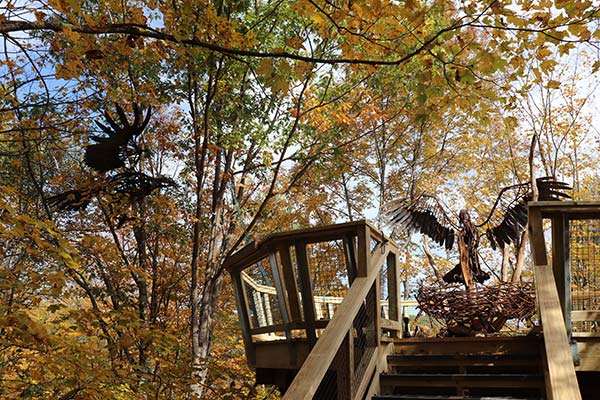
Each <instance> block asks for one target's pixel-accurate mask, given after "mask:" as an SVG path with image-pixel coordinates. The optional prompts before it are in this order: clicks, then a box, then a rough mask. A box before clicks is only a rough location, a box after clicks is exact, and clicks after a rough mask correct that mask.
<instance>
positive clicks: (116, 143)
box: [84, 103, 151, 172]
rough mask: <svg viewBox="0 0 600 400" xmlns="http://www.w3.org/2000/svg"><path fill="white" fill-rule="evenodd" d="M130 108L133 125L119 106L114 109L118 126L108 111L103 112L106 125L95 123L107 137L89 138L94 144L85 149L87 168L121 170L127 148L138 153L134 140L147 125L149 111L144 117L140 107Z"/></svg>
mask: <svg viewBox="0 0 600 400" xmlns="http://www.w3.org/2000/svg"><path fill="white" fill-rule="evenodd" d="M132 108H133V123H130V122H129V120H128V119H127V115H126V114H125V111H124V110H123V108H122V107H121V106H120V105H119V104H116V109H117V115H118V116H119V121H120V124H119V123H118V122H116V121H115V120H114V119H113V118H112V117H111V116H110V113H109V112H108V111H105V112H104V118H105V119H106V122H107V123H108V125H104V124H103V123H101V122H99V121H96V124H97V125H98V127H100V129H102V131H103V132H104V133H106V134H107V135H108V136H91V139H92V140H93V141H94V142H95V143H94V144H91V145H89V146H87V147H86V149H85V157H84V162H85V163H86V165H87V166H88V167H90V168H92V169H95V170H96V171H99V172H107V171H112V170H114V169H117V168H123V167H125V161H126V159H127V157H128V147H129V148H133V149H134V153H136V151H139V149H138V148H137V145H136V142H135V140H136V138H137V137H138V136H139V135H141V134H142V132H143V131H144V129H145V128H146V126H147V125H148V121H149V120H150V115H151V109H150V108H148V109H147V110H146V116H145V117H144V115H143V110H142V107H141V106H140V105H138V104H135V103H134V104H133V105H132Z"/></svg>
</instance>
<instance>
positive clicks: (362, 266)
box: [356, 225, 371, 277]
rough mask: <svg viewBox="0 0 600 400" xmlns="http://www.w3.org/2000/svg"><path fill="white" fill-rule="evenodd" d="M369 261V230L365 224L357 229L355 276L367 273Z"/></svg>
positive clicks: (362, 275)
mask: <svg viewBox="0 0 600 400" xmlns="http://www.w3.org/2000/svg"><path fill="white" fill-rule="evenodd" d="M370 261H371V230H370V229H369V227H368V226H367V225H364V226H362V227H360V228H359V229H358V265H357V270H356V276H360V277H364V276H367V275H368V268H369V264H370Z"/></svg>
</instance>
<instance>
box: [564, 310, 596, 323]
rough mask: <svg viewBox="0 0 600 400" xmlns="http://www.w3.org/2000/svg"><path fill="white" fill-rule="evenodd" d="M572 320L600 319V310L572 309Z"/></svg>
mask: <svg viewBox="0 0 600 400" xmlns="http://www.w3.org/2000/svg"><path fill="white" fill-rule="evenodd" d="M571 320H572V321H574V322H575V321H600V310H581V311H579V310H578V311H571Z"/></svg>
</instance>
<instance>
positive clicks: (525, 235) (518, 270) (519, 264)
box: [511, 229, 529, 282]
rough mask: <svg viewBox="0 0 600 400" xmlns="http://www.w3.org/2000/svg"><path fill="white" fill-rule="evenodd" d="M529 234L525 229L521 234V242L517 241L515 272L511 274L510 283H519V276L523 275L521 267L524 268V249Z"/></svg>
mask: <svg viewBox="0 0 600 400" xmlns="http://www.w3.org/2000/svg"><path fill="white" fill-rule="evenodd" d="M528 236H529V234H528V232H527V229H525V230H523V233H521V240H520V241H519V247H518V249H517V262H516V263H515V272H514V273H513V276H512V279H511V281H512V282H519V281H520V280H521V275H522V274H523V267H524V266H525V248H526V247H527V246H526V244H527V238H528Z"/></svg>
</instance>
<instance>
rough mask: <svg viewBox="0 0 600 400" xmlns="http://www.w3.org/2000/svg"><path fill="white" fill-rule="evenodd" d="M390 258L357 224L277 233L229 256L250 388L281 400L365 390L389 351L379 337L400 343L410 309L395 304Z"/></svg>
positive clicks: (387, 247)
mask: <svg viewBox="0 0 600 400" xmlns="http://www.w3.org/2000/svg"><path fill="white" fill-rule="evenodd" d="M397 256H398V253H397V247H396V245H395V244H394V243H393V242H391V241H389V240H388V239H387V238H385V237H384V236H383V234H382V233H381V232H379V231H378V230H377V229H376V228H374V227H373V226H371V225H370V224H369V223H368V222H366V221H356V222H351V223H347V224H339V225H331V226H325V227H317V228H310V229H304V230H298V231H291V232H283V233H277V234H274V235H271V236H269V237H268V238H266V239H265V240H263V241H262V242H260V243H252V244H250V245H248V246H246V247H245V248H243V249H242V250H240V251H239V252H237V253H235V254H234V255H232V256H231V257H230V258H229V259H228V260H227V261H226V263H225V265H226V268H227V269H228V271H229V272H230V274H231V277H232V281H233V284H234V290H235V295H236V300H237V305H238V317H239V319H240V322H241V327H242V333H243V336H244V345H245V350H246V356H247V359H248V362H249V364H250V365H251V366H252V367H253V368H255V369H256V375H257V382H259V383H271V384H273V383H274V384H277V385H278V386H279V387H280V388H281V389H282V390H284V391H285V390H286V389H287V392H286V399H300V398H311V396H312V395H313V394H314V393H321V394H318V395H317V397H318V398H336V399H354V398H358V397H359V396H360V394H361V393H365V392H366V391H367V390H368V389H369V383H370V380H371V379H370V378H371V376H372V375H373V371H374V369H375V368H376V367H377V361H378V357H379V358H381V357H380V356H381V355H382V354H383V351H384V349H387V350H389V346H387V343H383V342H382V341H381V340H380V339H381V338H382V337H383V336H384V335H385V336H386V337H401V336H402V324H401V322H400V321H401V317H402V312H403V308H404V307H411V306H414V305H415V302H414V300H412V301H410V300H408V301H407V300H402V299H401V296H400V282H399V278H400V276H399V271H398V269H397V268H396V265H397ZM323 272H325V275H324V278H323V277H322V276H320V275H319V274H322V273H323ZM331 281H334V282H336V283H335V285H332V286H331V287H330V286H328V285H329V283H328V282H331ZM344 286H345V287H344ZM317 339H318V340H317ZM307 374H309V377H308V378H307V377H306V376H307ZM294 376H296V377H295V379H294V380H293V382H292V377H294ZM307 379H309V380H310V382H309V383H307ZM298 382H300V383H298ZM307 390H308V391H307ZM324 390H325V391H326V390H331V392H323V391H324ZM323 393H324V394H323Z"/></svg>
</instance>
